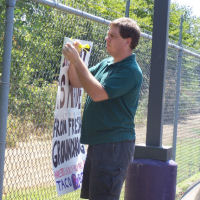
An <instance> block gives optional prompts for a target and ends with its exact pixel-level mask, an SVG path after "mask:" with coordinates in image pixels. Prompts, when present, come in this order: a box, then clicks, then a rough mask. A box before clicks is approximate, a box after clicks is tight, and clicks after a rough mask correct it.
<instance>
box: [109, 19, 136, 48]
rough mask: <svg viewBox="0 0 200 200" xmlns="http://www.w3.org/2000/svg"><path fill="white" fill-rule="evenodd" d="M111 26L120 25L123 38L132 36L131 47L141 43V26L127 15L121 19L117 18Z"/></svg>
mask: <svg viewBox="0 0 200 200" xmlns="http://www.w3.org/2000/svg"><path fill="white" fill-rule="evenodd" d="M110 26H117V27H119V32H120V35H121V37H122V38H129V37H130V38H131V39H132V42H131V45H130V48H131V49H135V48H136V46H137V45H138V43H139V39H140V28H139V26H138V25H137V23H136V22H135V21H134V20H132V19H130V18H127V17H122V18H119V19H115V20H114V21H112V22H111V23H110Z"/></svg>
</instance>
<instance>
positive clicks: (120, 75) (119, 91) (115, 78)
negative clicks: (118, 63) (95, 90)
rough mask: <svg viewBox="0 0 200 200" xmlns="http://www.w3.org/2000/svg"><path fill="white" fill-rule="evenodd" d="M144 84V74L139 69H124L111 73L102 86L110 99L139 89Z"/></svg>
mask: <svg viewBox="0 0 200 200" xmlns="http://www.w3.org/2000/svg"><path fill="white" fill-rule="evenodd" d="M141 83H142V74H141V72H140V71H138V70H137V69H130V68H126V66H124V68H123V67H122V68H121V70H118V71H115V72H113V73H111V74H110V75H109V76H108V77H107V78H106V79H105V81H104V83H103V84H102V85H103V87H104V89H105V90H106V92H107V94H108V96H109V98H116V97H119V96H122V95H124V94H126V93H127V92H129V91H130V90H131V89H134V88H135V89H139V88H140V86H141Z"/></svg>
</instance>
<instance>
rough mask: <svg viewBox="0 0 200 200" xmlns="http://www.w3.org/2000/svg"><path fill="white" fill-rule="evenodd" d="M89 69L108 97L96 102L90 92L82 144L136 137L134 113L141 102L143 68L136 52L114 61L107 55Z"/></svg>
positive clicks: (85, 110) (85, 109) (82, 131)
mask: <svg viewBox="0 0 200 200" xmlns="http://www.w3.org/2000/svg"><path fill="white" fill-rule="evenodd" d="M89 70H90V72H91V73H92V74H93V75H94V76H95V78H96V79H97V80H98V81H99V82H100V83H101V84H102V86H103V87H104V89H105V90H106V92H107V94H108V96H109V99H108V100H104V101H99V102H94V101H93V100H92V99H91V98H90V97H89V96H87V99H86V102H85V107H84V112H83V118H82V129H81V143H82V144H90V145H92V144H102V143H110V142H120V141H125V140H134V139H135V125H134V116H135V113H136V109H137V106H138V100H139V94H140V88H141V84H142V71H141V69H140V67H139V65H138V63H137V62H136V59H135V54H132V55H131V56H129V57H127V58H125V59H124V60H122V61H120V62H117V63H113V58H111V57H110V58H106V59H104V60H103V61H102V62H100V63H99V64H97V65H96V66H94V67H91V68H90V69H89Z"/></svg>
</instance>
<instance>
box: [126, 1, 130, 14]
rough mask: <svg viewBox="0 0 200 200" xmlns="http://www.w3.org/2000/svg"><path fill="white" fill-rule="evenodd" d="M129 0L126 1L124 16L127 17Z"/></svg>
mask: <svg viewBox="0 0 200 200" xmlns="http://www.w3.org/2000/svg"><path fill="white" fill-rule="evenodd" d="M129 8H130V0H127V1H126V13H125V17H129Z"/></svg>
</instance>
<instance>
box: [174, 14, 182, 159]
mask: <svg viewBox="0 0 200 200" xmlns="http://www.w3.org/2000/svg"><path fill="white" fill-rule="evenodd" d="M183 20H184V19H183V15H182V16H181V22H180V32H179V41H178V45H179V46H180V47H182V35H183ZM182 55H183V50H182V49H180V50H179V51H178V71H177V77H176V103H175V111H174V130H173V154H172V155H173V160H175V159H176V141H177V128H178V119H179V110H178V107H179V99H180V84H181V67H182Z"/></svg>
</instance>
